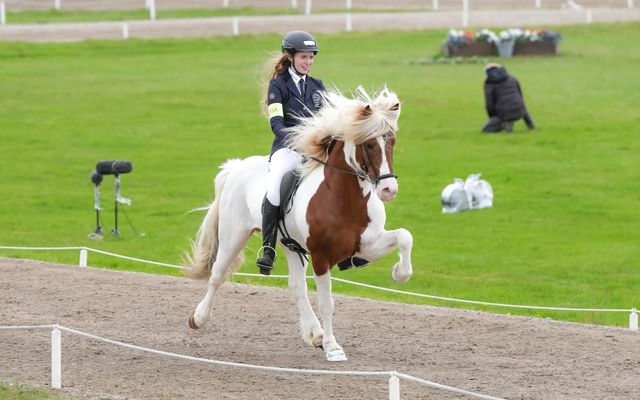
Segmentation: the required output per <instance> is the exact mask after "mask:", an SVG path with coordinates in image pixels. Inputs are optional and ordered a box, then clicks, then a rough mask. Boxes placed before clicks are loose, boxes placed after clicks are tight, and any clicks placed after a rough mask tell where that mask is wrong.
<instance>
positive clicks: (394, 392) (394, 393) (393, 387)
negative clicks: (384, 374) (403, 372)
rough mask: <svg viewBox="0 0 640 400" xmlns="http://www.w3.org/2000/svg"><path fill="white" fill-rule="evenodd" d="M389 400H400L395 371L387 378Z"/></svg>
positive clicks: (398, 384)
mask: <svg viewBox="0 0 640 400" xmlns="http://www.w3.org/2000/svg"><path fill="white" fill-rule="evenodd" d="M389 400H400V379H398V376H397V375H396V373H395V371H394V372H393V373H392V374H391V376H390V377H389Z"/></svg>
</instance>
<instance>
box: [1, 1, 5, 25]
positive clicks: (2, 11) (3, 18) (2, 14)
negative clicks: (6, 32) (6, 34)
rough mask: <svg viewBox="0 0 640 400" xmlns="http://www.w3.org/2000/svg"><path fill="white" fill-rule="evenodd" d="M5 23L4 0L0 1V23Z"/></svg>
mask: <svg viewBox="0 0 640 400" xmlns="http://www.w3.org/2000/svg"><path fill="white" fill-rule="evenodd" d="M6 24H7V15H6V13H5V8H4V1H0V25H6Z"/></svg>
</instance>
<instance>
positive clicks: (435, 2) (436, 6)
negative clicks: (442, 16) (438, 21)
mask: <svg viewBox="0 0 640 400" xmlns="http://www.w3.org/2000/svg"><path fill="white" fill-rule="evenodd" d="M431 7H433V9H434V10H437V9H438V8H440V5H439V4H438V0H433V1H432V2H431Z"/></svg>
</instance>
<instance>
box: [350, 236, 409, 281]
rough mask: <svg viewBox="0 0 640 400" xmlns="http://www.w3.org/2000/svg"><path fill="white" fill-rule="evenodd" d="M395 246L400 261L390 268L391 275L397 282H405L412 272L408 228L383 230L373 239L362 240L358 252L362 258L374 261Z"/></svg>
mask: <svg viewBox="0 0 640 400" xmlns="http://www.w3.org/2000/svg"><path fill="white" fill-rule="evenodd" d="M396 247H397V248H398V250H399V253H400V254H399V255H400V261H398V262H397V263H396V264H395V265H394V266H393V267H392V268H391V277H392V278H393V280H394V281H396V282H398V283H405V282H407V281H408V280H409V278H411V275H412V274H413V269H412V267H411V248H412V247H413V236H411V233H410V232H409V231H408V230H406V229H404V228H400V229H395V230H392V231H385V230H383V231H382V233H380V234H379V235H378V236H377V237H375V239H373V240H371V241H364V242H363V243H362V244H361V246H360V252H359V253H360V254H362V257H363V258H365V259H367V260H369V261H375V260H378V259H379V258H381V257H384V256H386V255H387V254H389V253H390V252H391V251H392V250H393V249H395V248H396Z"/></svg>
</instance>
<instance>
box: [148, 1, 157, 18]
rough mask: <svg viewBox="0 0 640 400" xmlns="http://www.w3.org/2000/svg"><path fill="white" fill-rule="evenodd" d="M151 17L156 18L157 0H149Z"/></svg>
mask: <svg viewBox="0 0 640 400" xmlns="http://www.w3.org/2000/svg"><path fill="white" fill-rule="evenodd" d="M149 19H150V20H151V21H155V20H156V0H149Z"/></svg>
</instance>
